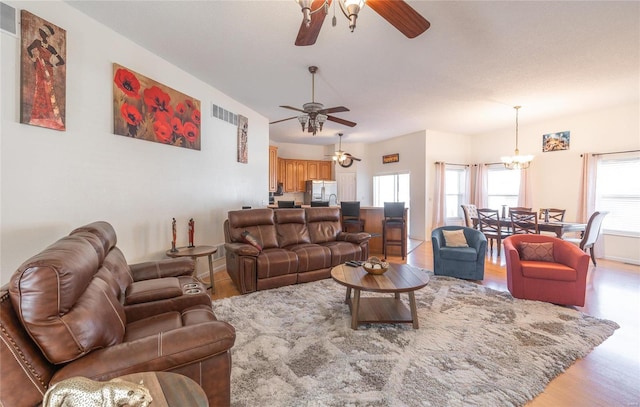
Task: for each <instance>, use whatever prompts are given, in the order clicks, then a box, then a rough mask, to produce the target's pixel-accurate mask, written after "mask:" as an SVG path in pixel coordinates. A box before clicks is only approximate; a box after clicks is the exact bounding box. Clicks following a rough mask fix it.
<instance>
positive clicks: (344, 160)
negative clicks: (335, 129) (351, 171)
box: [333, 133, 362, 168]
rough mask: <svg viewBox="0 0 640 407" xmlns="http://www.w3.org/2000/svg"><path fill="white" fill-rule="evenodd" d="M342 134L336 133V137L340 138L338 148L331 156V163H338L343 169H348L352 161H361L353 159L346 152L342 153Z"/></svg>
mask: <svg viewBox="0 0 640 407" xmlns="http://www.w3.org/2000/svg"><path fill="white" fill-rule="evenodd" d="M343 135H344V134H342V133H338V137H340V146H339V147H338V151H336V152H335V154H334V155H333V161H335V162H336V163H338V164H339V165H340V166H341V167H343V168H349V167H351V166H352V165H353V162H354V161H362V160H361V159H360V158H357V157H354V156H352V155H351V154H349V153H347V152H346V151H342V136H343Z"/></svg>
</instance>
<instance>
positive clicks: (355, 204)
mask: <svg viewBox="0 0 640 407" xmlns="http://www.w3.org/2000/svg"><path fill="white" fill-rule="evenodd" d="M340 208H341V209H342V217H343V218H358V219H359V218H360V201H343V202H340Z"/></svg>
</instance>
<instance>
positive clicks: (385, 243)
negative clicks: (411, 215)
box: [382, 202, 407, 260]
mask: <svg viewBox="0 0 640 407" xmlns="http://www.w3.org/2000/svg"><path fill="white" fill-rule="evenodd" d="M393 229H398V230H399V231H400V239H391V237H390V235H391V231H392V230H393ZM406 233H407V220H406V219H405V218H404V202H385V203H384V219H383V220H382V252H383V253H384V258H385V259H386V258H387V247H389V246H400V251H401V252H402V254H401V255H402V260H404V258H405V256H406V255H407V254H406V253H407V241H406V239H405V236H406Z"/></svg>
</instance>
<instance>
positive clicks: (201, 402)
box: [119, 372, 209, 407]
mask: <svg viewBox="0 0 640 407" xmlns="http://www.w3.org/2000/svg"><path fill="white" fill-rule="evenodd" d="M119 378H120V379H122V380H125V381H128V382H132V383H140V381H141V380H142V383H143V385H144V386H145V387H146V388H147V389H149V392H150V393H151V397H153V401H152V402H151V405H152V406H154V407H183V406H193V407H208V406H209V400H208V398H207V394H206V393H205V392H204V390H202V388H201V387H200V386H198V383H196V382H194V381H193V380H191V379H190V378H188V377H187V376H183V375H181V374H177V373H170V372H143V373H132V374H128V375H126V376H121V377H119Z"/></svg>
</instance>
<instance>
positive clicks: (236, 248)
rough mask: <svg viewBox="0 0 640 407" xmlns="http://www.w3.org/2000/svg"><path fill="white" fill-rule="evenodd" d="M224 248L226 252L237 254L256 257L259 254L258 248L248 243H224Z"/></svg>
mask: <svg viewBox="0 0 640 407" xmlns="http://www.w3.org/2000/svg"><path fill="white" fill-rule="evenodd" d="M224 248H225V250H226V251H227V252H230V253H235V254H236V255H238V256H254V257H258V255H259V254H260V250H258V249H256V248H255V247H254V246H252V245H250V244H248V243H225V244H224Z"/></svg>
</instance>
